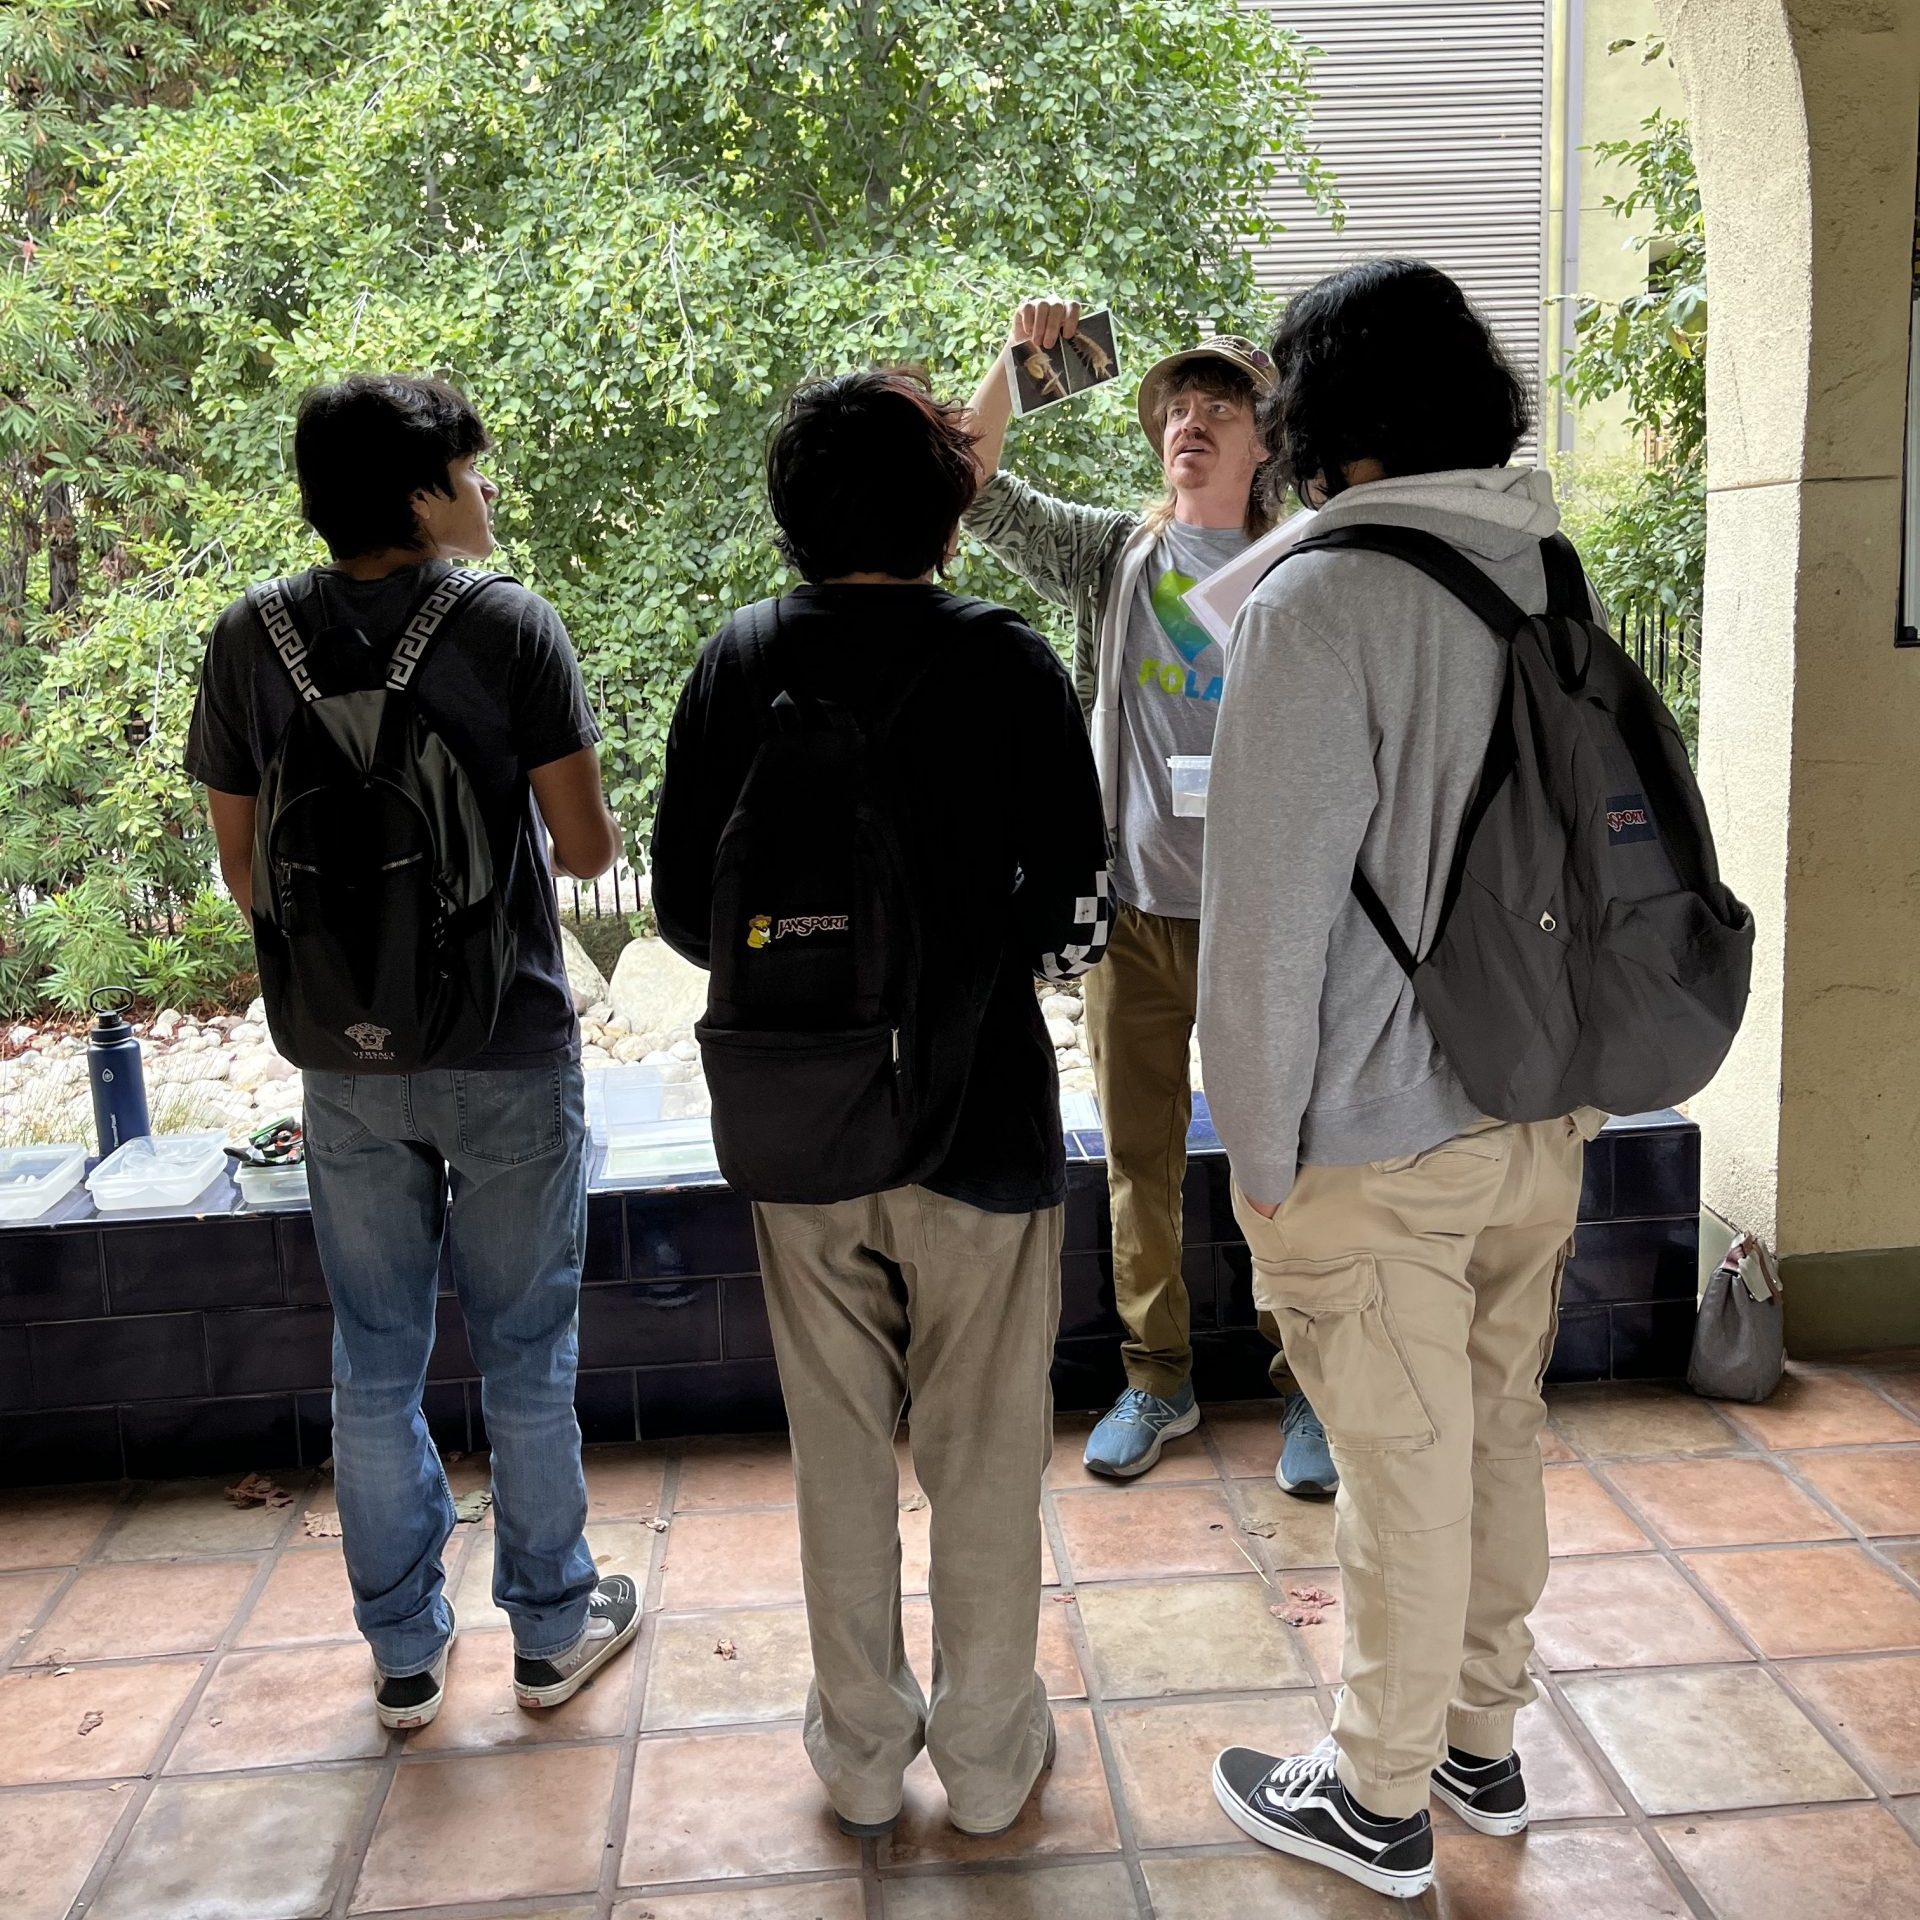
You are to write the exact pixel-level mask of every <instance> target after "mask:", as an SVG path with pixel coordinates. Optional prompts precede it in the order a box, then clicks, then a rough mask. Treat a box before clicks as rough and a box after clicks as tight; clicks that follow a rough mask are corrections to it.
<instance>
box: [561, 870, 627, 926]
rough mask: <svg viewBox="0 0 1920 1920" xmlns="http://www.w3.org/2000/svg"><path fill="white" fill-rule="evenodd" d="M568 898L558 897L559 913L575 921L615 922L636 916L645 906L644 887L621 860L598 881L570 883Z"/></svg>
mask: <svg viewBox="0 0 1920 1920" xmlns="http://www.w3.org/2000/svg"><path fill="white" fill-rule="evenodd" d="M566 884H567V886H568V887H569V888H570V889H571V896H570V897H569V895H567V894H562V895H561V900H560V904H561V910H562V911H563V912H571V913H572V915H573V917H574V918H575V919H576V920H617V919H620V918H621V917H622V916H624V915H626V914H629V913H638V912H639V911H640V909H641V908H642V907H644V906H645V905H646V903H647V894H646V885H645V883H644V882H643V881H642V880H641V878H640V876H639V875H638V874H637V873H636V872H635V871H634V870H633V868H632V867H631V866H629V865H628V864H627V862H626V861H624V860H619V861H616V862H615V863H614V865H613V867H612V868H611V869H610V870H609V871H608V872H606V873H603V874H602V875H601V876H600V878H599V879H598V880H569V881H568V882H567V883H566Z"/></svg>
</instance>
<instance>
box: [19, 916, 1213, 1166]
mask: <svg viewBox="0 0 1920 1920" xmlns="http://www.w3.org/2000/svg"><path fill="white" fill-rule="evenodd" d="M564 937H565V940H566V946H567V975H568V981H569V983H570V985H571V986H572V989H573V996H574V1004H575V1006H576V1007H577V1008H578V1009H579V1011H580V1021H581V1039H582V1053H581V1057H582V1060H583V1061H584V1063H585V1064H586V1065H588V1066H613V1065H620V1064H626V1063H628V1062H633V1061H642V1062H645V1063H646V1064H647V1065H649V1066H653V1067H656V1068H658V1070H659V1072H660V1077H661V1079H662V1080H663V1081H664V1082H665V1083H666V1085H667V1089H668V1091H667V1097H666V1100H665V1103H664V1110H665V1112H666V1113H667V1114H668V1116H669V1117H673V1116H677V1115H682V1114H702V1113H705V1112H706V1111H707V1092H706V1085H705V1082H704V1080H703V1079H702V1077H701V1072H700V1053H699V1049H698V1047H697V1046H695V1044H694V1039H693V1026H694V1022H695V1021H696V1020H697V1019H698V1018H699V1017H700V1014H701V1011H702V1010H703V1009H704V1007H705V1005H706V995H707V977H706V975H705V974H704V973H702V972H701V971H700V970H699V969H698V968H697V967H693V966H690V965H688V963H687V962H686V961H684V960H682V959H681V958H680V957H679V956H678V955H677V954H676V953H674V952H673V951H672V950H671V949H670V948H669V947H667V946H665V945H663V944H662V943H661V942H660V941H658V940H636V941H634V942H633V943H632V944H631V945H630V946H628V947H626V948H625V949H624V950H623V951H622V953H621V955H620V958H619V961H618V962H617V963H616V965H615V967H614V971H613V978H612V979H611V980H608V979H607V978H606V976H605V975H603V974H602V973H601V972H600V971H599V969H598V968H597V967H595V965H594V964H593V962H592V961H591V960H590V959H589V958H588V957H587V955H586V953H585V952H584V951H582V949H581V948H580V947H579V945H578V943H577V942H575V941H574V940H573V938H572V936H571V935H570V934H569V935H566V936H564ZM1039 992H1040V996H1041V999H1040V1010H1041V1012H1042V1014H1043V1015H1044V1016H1045V1018H1046V1022H1047V1032H1048V1035H1049V1037H1050V1038H1051V1039H1052V1041H1053V1045H1054V1056H1055V1058H1056V1059H1057V1060H1058V1061H1059V1064H1060V1085H1061V1089H1062V1091H1063V1092H1067V1093H1076V1092H1087V1091H1091V1089H1092V1086H1093V1073H1092V1070H1091V1068H1090V1067H1089V1065H1088V1063H1087V1054H1086V1044H1085V1034H1084V1028H1083V1025H1082V1009H1081V1002H1080V996H1079V994H1078V993H1076V992H1072V991H1070V990H1063V989H1060V988H1057V987H1045V986H1043V987H1041V988H1040V989H1039ZM135 1030H136V1031H137V1032H138V1033H139V1035H140V1038H141V1043H142V1048H143V1054H144V1064H145V1068H146V1078H147V1102H148V1107H149V1109H150V1111H151V1113H152V1117H153V1124H154V1129H155V1131H156V1132H162V1133H180V1132H185V1131H188V1130H189V1129H192V1128H197V1127H221V1128H224V1129H225V1130H226V1132H227V1135H228V1137H229V1138H230V1139H232V1140H235V1141H238V1140H241V1139H244V1138H245V1137H246V1135H247V1134H249V1133H251V1132H252V1131H253V1130H254V1129H255V1128H256V1127H260V1126H264V1125H265V1124H266V1123H267V1122H268V1121H270V1120H276V1119H279V1118H280V1117H281V1116H282V1115H285V1114H298V1113H299V1112H300V1108H301V1089H300V1075H299V1070H298V1068H296V1067H294V1066H293V1065H292V1064H291V1063H290V1062H288V1061H286V1060H284V1059H282V1058H281V1056H280V1055H279V1053H278V1052H276V1051H275V1049H274V1045H273V1039H272V1036H271V1035H270V1034H269V1033H268V1031H267V1027H266V1012H265V1008H264V1007H263V1006H262V1004H261V1002H260V1001H258V1000H256V1001H254V1003H253V1004H252V1006H250V1007H249V1008H247V1010H246V1011H245V1013H244V1014H219V1015H214V1016H210V1017H204V1018H202V1017H189V1016H187V1015H184V1014H181V1013H178V1012H175V1011H173V1010H171V1009H168V1010H166V1011H163V1012H161V1013H158V1014H156V1015H154V1017H153V1018H152V1019H151V1020H148V1021H145V1022H143V1023H137V1024H136V1028H135ZM1195 1084H1196V1085H1197V1084H1198V1079H1197V1075H1196V1079H1195ZM92 1138H93V1106H92V1097H91V1095H90V1093H89V1091H88V1087H87V1060H86V1040H85V1037H84V1032H83V1031H82V1030H81V1029H79V1028H78V1027H77V1026H75V1025H73V1024H72V1023H67V1022H61V1023H46V1024H40V1025H35V1024H31V1023H22V1024H18V1025H15V1026H14V1027H12V1028H11V1029H8V1030H0V1146H6V1145H16V1144H26V1143H29V1142H35V1141H58V1140H80V1141H91V1140H92Z"/></svg>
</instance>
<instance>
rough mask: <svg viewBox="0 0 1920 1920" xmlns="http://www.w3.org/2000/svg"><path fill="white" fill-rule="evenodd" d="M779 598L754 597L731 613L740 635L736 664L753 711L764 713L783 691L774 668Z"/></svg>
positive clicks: (778, 628)
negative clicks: (749, 692)
mask: <svg viewBox="0 0 1920 1920" xmlns="http://www.w3.org/2000/svg"><path fill="white" fill-rule="evenodd" d="M778 609H779V602H778V601H776V600H756V601H755V602H754V603H753V605H752V606H750V607H742V608H741V610H740V611H739V612H738V613H737V614H735V615H734V626H735V631H736V632H737V633H738V634H739V636H740V665H741V668H742V670H743V671H744V672H745V674H746V676H747V686H748V688H749V690H750V691H751V693H752V696H753V706H754V711H755V712H756V713H759V714H761V715H765V714H766V713H767V711H768V710H769V709H770V708H771V707H772V706H773V703H774V702H775V701H776V700H778V699H779V698H780V697H781V695H782V694H784V693H785V692H786V688H785V686H784V685H783V684H782V683H781V678H780V675H779V674H778V673H776V672H775V671H774V664H773V642H774V636H775V635H776V634H778V633H779V631H780V615H779V611H778Z"/></svg>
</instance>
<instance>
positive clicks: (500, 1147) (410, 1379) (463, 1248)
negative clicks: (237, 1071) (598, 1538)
mask: <svg viewBox="0 0 1920 1920" xmlns="http://www.w3.org/2000/svg"><path fill="white" fill-rule="evenodd" d="M305 1081H306V1130H307V1160H308V1169H309V1171H308V1184H309V1187H310V1189H311V1192H312V1195H313V1227H314V1234H315V1237H316V1238H317V1240H318V1242H319V1247H320V1264H321V1266H322V1267H323V1268H324V1270H325V1272H326V1276H327V1291H328V1292H329V1294H331V1295H332V1298H333V1473H334V1485H335V1489H336V1491H337V1492H338V1494H339V1499H340V1527H341V1533H342V1535H343V1539H342V1543H341V1544H342V1545H343V1546H344V1547H345V1549H346V1560H347V1578H348V1580H349V1582H350V1583H351V1585H352V1587H353V1615H354V1619H355V1621H356V1622H357V1623H358V1625H359V1628H360V1631H361V1632H362V1633H363V1634H364V1635H365V1636H366V1638H367V1642H368V1644H369V1645H370V1646H371V1647H372V1648H373V1658H374V1664H375V1665H376V1666H377V1667H378V1668H379V1669H380V1671H381V1672H382V1673H383V1674H386V1675H388V1676H389V1677H401V1676H405V1675H407V1674H415V1673H424V1672H425V1671H426V1670H427V1669H428V1668H429V1667H431V1666H432V1665H433V1663H434V1662H435V1660H437V1659H438V1658H439V1656H440V1649H441V1648H442V1647H443V1646H444V1645H445V1644H446V1640H447V1636H448V1635H449V1634H450V1633H451V1632H452V1627H453V1616H452V1614H451V1612H450V1611H449V1609H448V1607H447V1603H446V1600H445V1598H444V1596H443V1595H442V1592H441V1589H442V1587H443V1586H444V1584H445V1580H446V1569H445V1567H444V1566H443V1564H442V1562H441V1554H442V1552H443V1550H444V1549H445V1547H446V1543H447V1537H448V1535H449V1534H450V1533H451V1532H452V1531H453V1523H454V1515H453V1495H452V1492H451V1491H450V1490H449V1488H448V1486H447V1476H446V1470H445V1468H443V1467H442V1466H441V1464H440V1455H439V1452H438V1450H437V1449H436V1448H435V1446H434V1444H433V1440H432V1437H431V1436H430V1435H429V1434H428V1432H427V1423H426V1418H425V1416H424V1415H423V1413H422V1412H421V1408H420V1396H421V1393H422V1391H423V1390H424V1388H425V1386H426V1379H427V1359H428V1356H429V1355H430V1354H431V1352H432V1351H433V1331H434V1309H435V1300H436V1295H437V1293H438V1291H439V1274H440V1246H441V1241H442V1240H443V1239H446V1240H449V1241H450V1242H451V1245H452V1253H453V1283H454V1287H455V1289H456V1290H457V1291H458V1293H459V1296H460V1306H461V1310H462V1312H463V1313H464V1314H465V1316H466V1323H467V1338H468V1340H469V1342H470V1343H471V1345H472V1348H473V1357H474V1360H475V1362H476V1363H477V1364H478V1366H479V1369H480V1380H481V1399H482V1404H483V1406H484V1407H485V1410H486V1417H487V1434H488V1438H489V1441H490V1443H491V1445H492V1448H493V1502H494V1504H493V1512H494V1528H495V1531H494V1572H493V1597H494V1599H495V1600H496V1601H497V1602H498V1603H499V1605H500V1607H501V1608H502V1610H503V1611H504V1612H505V1613H506V1615H507V1617H508V1618H509V1619H510V1620H511V1621H512V1623H513V1638H514V1645H515V1648H516V1649H517V1651H519V1652H520V1653H523V1654H525V1655H527V1656H529V1657H530V1658H533V1659H546V1658H550V1657H551V1656H553V1655H555V1654H558V1653H563V1652H565V1651H566V1650H567V1649H568V1648H569V1647H571V1646H572V1645H573V1644H574V1642H575V1641H576V1640H578V1639H579V1637H580V1635H581V1633H582V1632H583V1631H584V1629H585V1626H586V1618H587V1601H588V1599H589V1597H590V1596H591V1595H592V1593H593V1588H594V1579H595V1575H594V1564H593V1556H592V1554H591V1553H589V1552H588V1551H587V1542H586V1535H585V1527H586V1520H587V1486H586V1479H585V1476H584V1475H583V1474H582V1472H581V1469H580V1427H579V1424H578V1422H577V1421H576V1420H575V1419H574V1413H573V1384H574V1373H575V1370H576V1368H577V1365H578V1362H579V1320H580V1263H581V1259H582V1256H583V1255H584V1254H585V1251H586V1239H587V1183H586V1141H587V1127H586V1104H585V1093H584V1088H583V1083H582V1080H581V1075H580V1069H579V1067H578V1066H577V1065H573V1064H571V1063H564V1062H562V1063H555V1064H553V1065H550V1066H542V1067H533V1068H526V1069H522V1070H517V1071H512V1072H485V1073H448V1072H440V1073H414V1074H407V1075H404V1076H400V1075H366V1074H359V1075H355V1074H342V1073H309V1074H307V1075H306V1076H305Z"/></svg>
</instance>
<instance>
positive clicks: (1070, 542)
mask: <svg viewBox="0 0 1920 1920" xmlns="http://www.w3.org/2000/svg"><path fill="white" fill-rule="evenodd" d="M964 524H965V526H966V529H967V531H968V532H969V533H970V534H972V535H973V537H974V538H975V539H976V540H978V541H979V542H980V544H981V545H982V546H983V547H985V548H986V549H987V551H988V552H989V553H991V554H993V555H994V557H995V558H996V559H999V560H1002V561H1004V562H1005V563H1006V564H1007V565H1008V566H1010V567H1011V568H1012V569H1013V570H1014V572H1015V573H1017V574H1018V575H1019V576H1020V577H1021V579H1023V580H1024V581H1025V582H1026V583H1027V585H1028V586H1030V587H1031V588H1032V589H1033V590H1034V592H1035V593H1037V594H1039V595H1040V596H1041V598H1042V599H1045V600H1051V601H1052V602H1053V603H1054V605H1056V606H1061V607H1065V608H1067V609H1068V610H1069V611H1070V612H1071V613H1072V615H1073V685H1074V691H1075V692H1076V693H1077V694H1078V695H1079V696H1080V710H1081V712H1082V713H1083V714H1085V715H1086V716H1087V717H1088V718H1089V720H1090V719H1091V718H1092V715H1093V701H1094V692H1095V688H1096V685H1097V683H1098V679H1099V670H1100V616H1101V613H1102V611H1103V609H1104V608H1105V606H1106V604H1107V597H1108V595H1109V594H1110V593H1111V592H1112V590H1113V583H1114V576H1115V574H1116V573H1117V572H1118V570H1119V565H1120V550H1121V549H1122V548H1123V547H1124V546H1125V545H1126V544H1127V542H1128V540H1129V539H1131V538H1132V536H1133V534H1134V532H1135V531H1136V529H1137V528H1138V527H1139V525H1140V516H1139V515H1138V514H1137V513H1126V512H1122V511H1120V510H1118V509H1116V508H1112V507H1082V506H1077V505H1075V504H1074V503H1073V502H1072V501H1070V500H1059V499H1056V498H1054V496H1053V495H1052V494H1048V493H1042V492H1041V491H1040V490H1039V488H1038V487H1032V486H1029V485H1028V484H1027V483H1026V481H1024V480H1021V479H1018V478H1016V477H1015V476H1014V475H1013V474H1011V473H1007V472H1005V471H1004V470H1003V471H1002V472H999V473H996V474H995V475H994V476H993V478H992V479H991V480H989V481H988V482H987V483H986V485H985V486H983V487H982V488H981V489H980V493H979V497H978V498H977V499H976V500H975V501H974V503H973V505H972V507H971V508H970V509H969V510H968V512H967V517H966V521H965V523H964Z"/></svg>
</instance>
